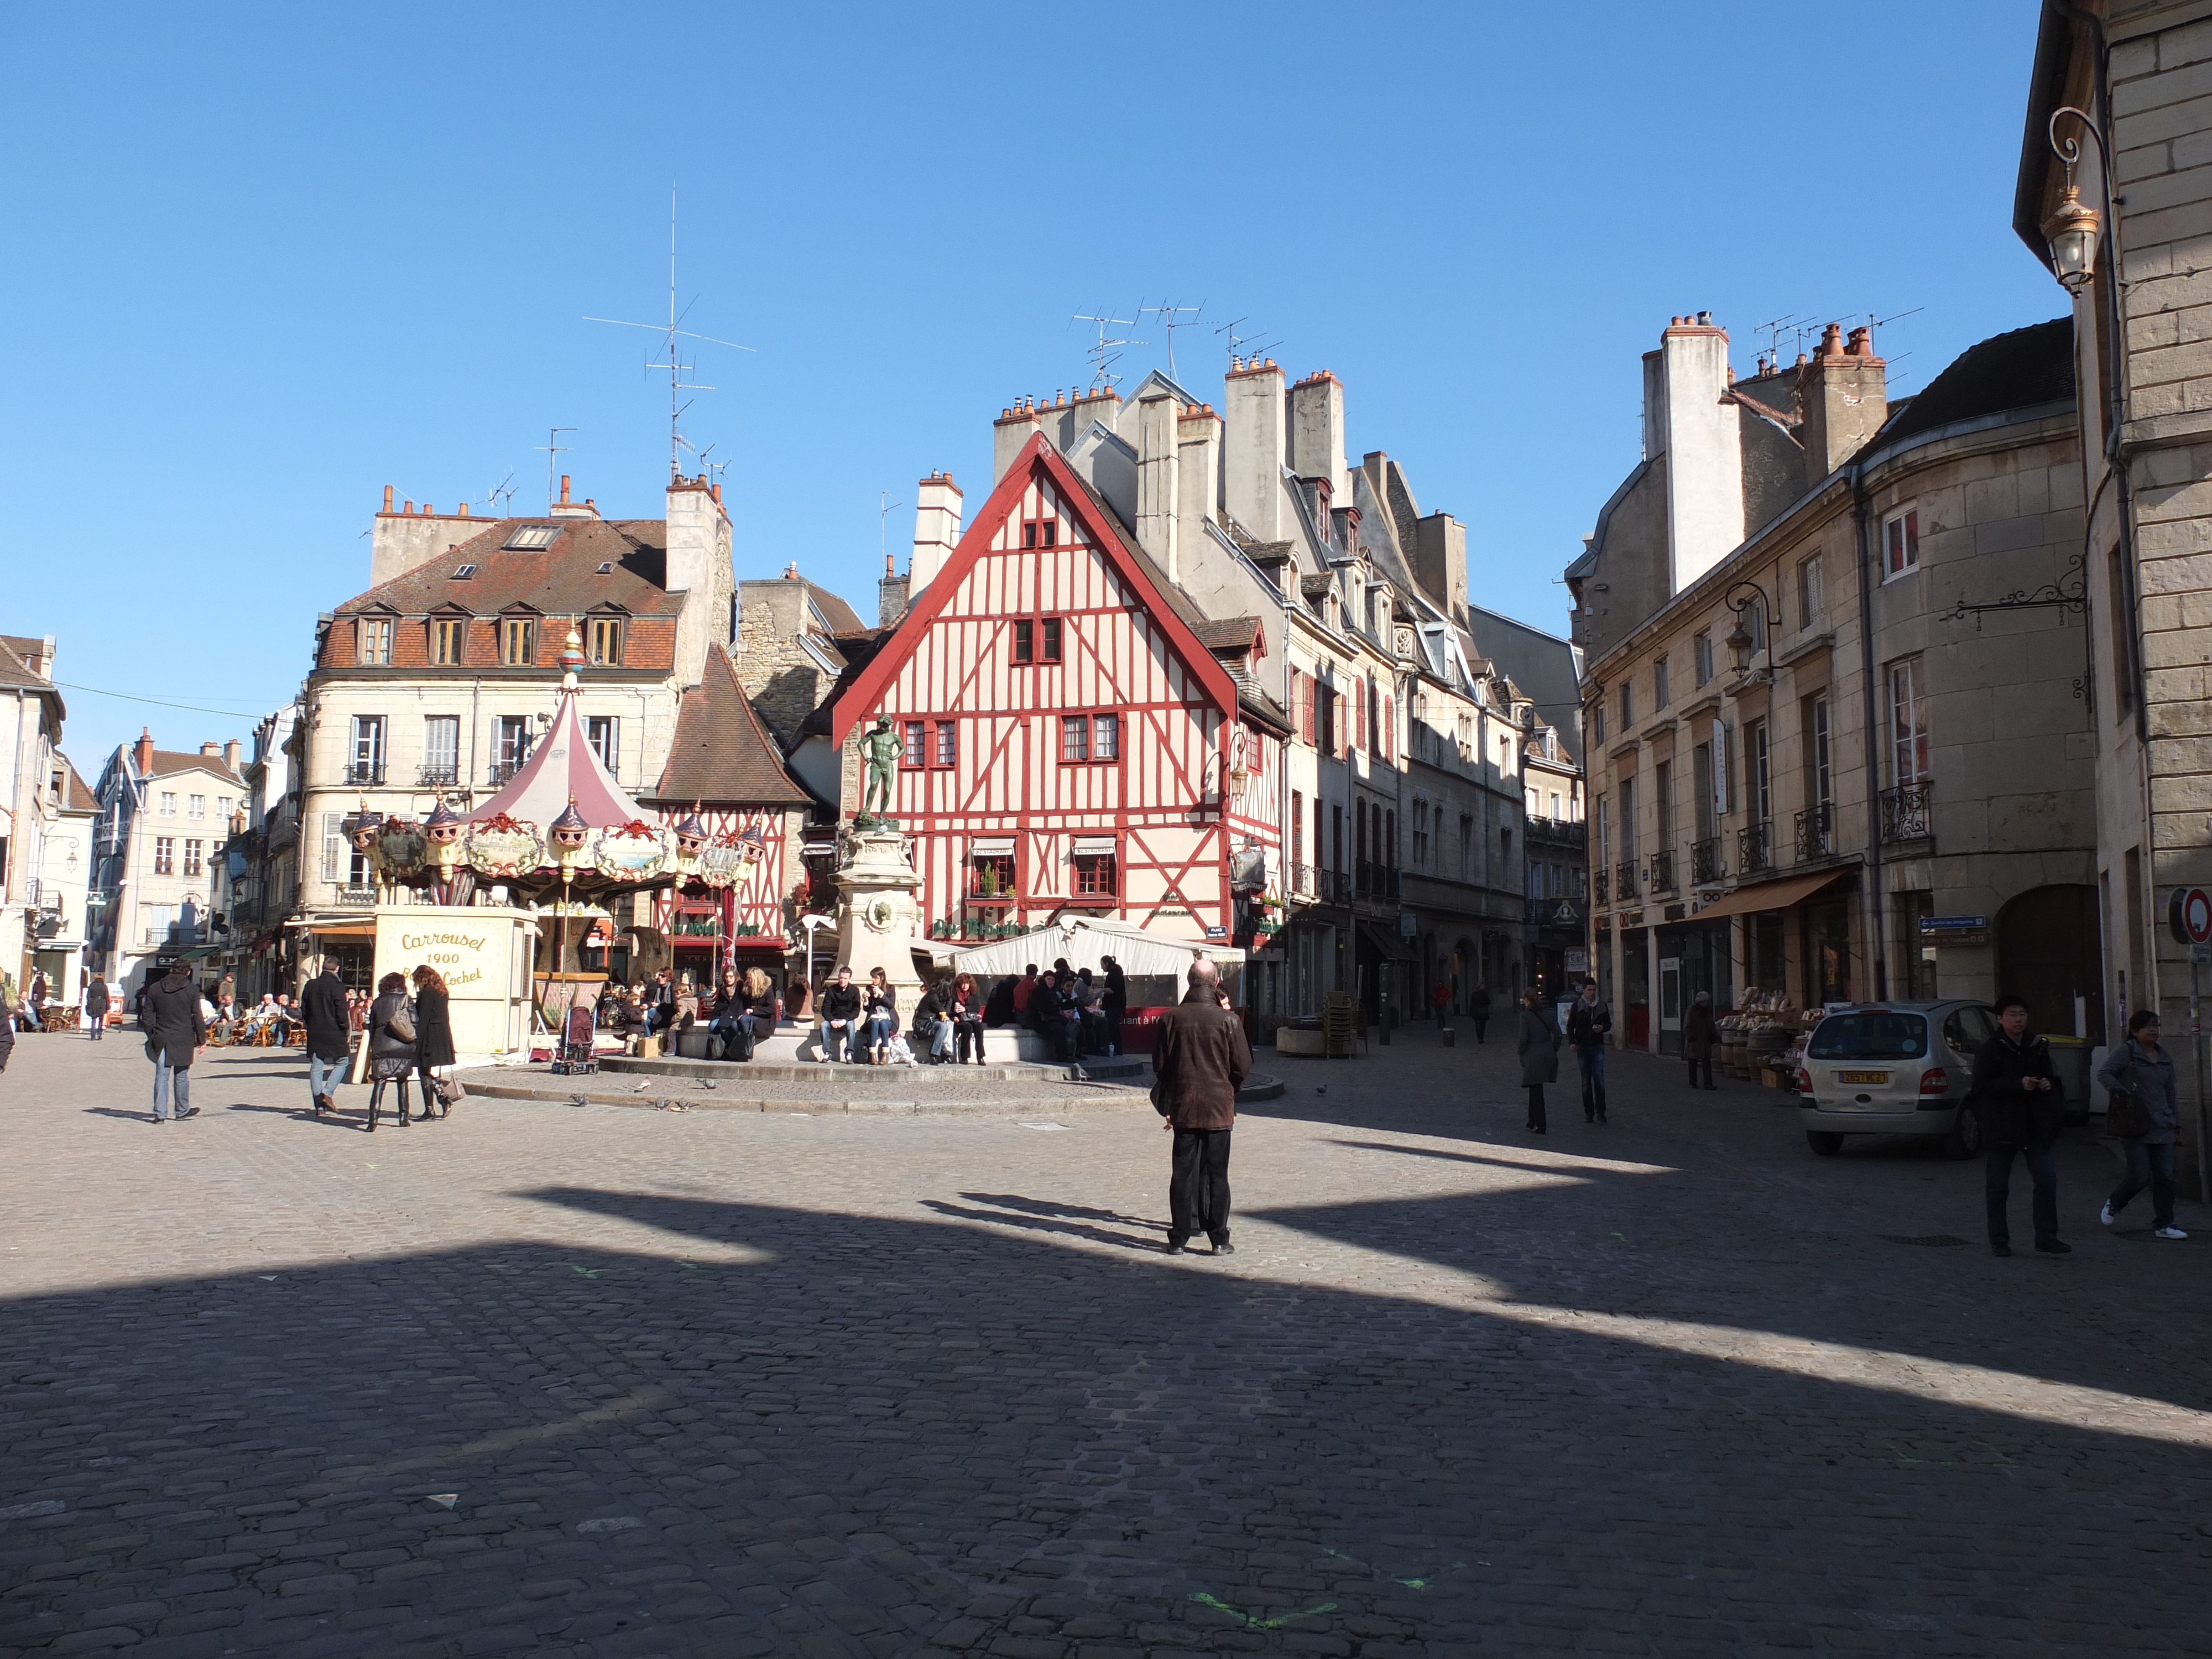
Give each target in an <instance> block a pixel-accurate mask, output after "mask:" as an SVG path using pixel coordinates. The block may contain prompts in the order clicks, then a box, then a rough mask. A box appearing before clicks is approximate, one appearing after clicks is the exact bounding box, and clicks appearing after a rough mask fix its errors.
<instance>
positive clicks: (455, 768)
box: [416, 761, 461, 789]
mask: <svg viewBox="0 0 2212 1659" xmlns="http://www.w3.org/2000/svg"><path fill="white" fill-rule="evenodd" d="M416 782H417V783H418V784H419V785H420V786H421V787H422V788H425V789H458V788H459V787H460V782H461V768H460V763H459V762H458V761H428V762H425V763H423V767H422V775H421V776H420V777H418V778H417V779H416Z"/></svg>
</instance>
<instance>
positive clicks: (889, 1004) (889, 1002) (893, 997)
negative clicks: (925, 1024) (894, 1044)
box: [863, 968, 898, 1066]
mask: <svg viewBox="0 0 2212 1659" xmlns="http://www.w3.org/2000/svg"><path fill="white" fill-rule="evenodd" d="M863 995H864V998H865V1000H866V1006H867V1012H868V1058H869V1060H871V1061H872V1063H873V1064H875V1065H878V1066H888V1065H890V1058H891V1054H890V1042H891V1038H892V1037H894V1036H896V1035H897V1034H898V992H897V990H896V988H895V987H893V986H892V984H891V981H890V975H888V974H886V973H884V970H883V969H880V968H871V969H868V984H867V988H866V991H865V992H864V993H863Z"/></svg>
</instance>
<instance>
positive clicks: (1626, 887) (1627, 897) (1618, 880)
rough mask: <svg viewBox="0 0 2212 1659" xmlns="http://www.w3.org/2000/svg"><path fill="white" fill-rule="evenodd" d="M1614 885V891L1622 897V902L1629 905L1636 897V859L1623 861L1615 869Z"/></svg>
mask: <svg viewBox="0 0 2212 1659" xmlns="http://www.w3.org/2000/svg"><path fill="white" fill-rule="evenodd" d="M1613 888H1614V890H1616V891H1617V892H1618V893H1619V894H1620V902H1622V903H1623V904H1626V903H1628V902H1630V901H1632V899H1634V898H1635V897H1636V896H1637V887H1636V860H1634V859H1623V860H1621V861H1620V864H1619V865H1618V866H1615V867H1614V869H1613Z"/></svg>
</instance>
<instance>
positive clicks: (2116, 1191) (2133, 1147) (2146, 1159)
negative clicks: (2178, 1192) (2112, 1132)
mask: <svg viewBox="0 0 2212 1659" xmlns="http://www.w3.org/2000/svg"><path fill="white" fill-rule="evenodd" d="M2124 1145H2125V1146H2126V1147H2127V1152H2128V1178H2127V1179H2126V1180H2125V1181H2123V1182H2120V1184H2119V1185H2118V1186H2117V1187H2115V1188H2112V1197H2111V1198H2110V1199H2108V1200H2106V1202H2108V1203H2109V1204H2110V1205H2111V1206H2112V1213H2113V1214H2114V1215H2118V1214H2119V1212H2121V1211H2122V1210H2124V1209H2126V1208H2127V1207H2128V1205H2129V1203H2130V1200H2133V1199H2134V1197H2135V1195H2136V1194H2137V1193H2139V1192H2141V1191H2142V1189H2143V1188H2146V1187H2148V1188H2150V1207H2151V1212H2152V1218H2151V1225H2153V1226H2154V1227H2171V1226H2172V1225H2173V1143H2172V1141H2170V1140H2169V1141H2167V1142H2166V1143H2165V1144H2164V1145H2162V1146H2152V1145H2151V1144H2150V1143H2148V1141H2142V1140H2130V1141H2127V1142H2124Z"/></svg>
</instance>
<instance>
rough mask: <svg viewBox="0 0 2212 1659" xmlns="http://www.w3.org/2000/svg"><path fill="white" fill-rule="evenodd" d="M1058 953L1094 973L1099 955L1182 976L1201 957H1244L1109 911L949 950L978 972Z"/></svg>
mask: <svg viewBox="0 0 2212 1659" xmlns="http://www.w3.org/2000/svg"><path fill="white" fill-rule="evenodd" d="M1056 957H1066V958H1067V965H1068V966H1069V967H1071V968H1088V969H1091V972H1092V973H1094V974H1096V973H1100V972H1103V968H1102V966H1101V960H1100V959H1101V958H1102V957H1113V958H1114V960H1115V961H1116V962H1118V963H1121V971H1122V972H1123V973H1125V974H1134V975H1147V974H1165V975H1171V976H1173V977H1175V978H1177V979H1180V978H1181V977H1182V975H1184V974H1185V973H1187V972H1188V971H1189V969H1190V964H1191V963H1194V962H1195V961H1197V960H1198V958H1199V957H1206V960H1208V961H1209V962H1242V961H1243V960H1244V952H1243V951H1240V950H1238V949H1237V947H1236V946H1235V945H1227V944H1213V943H1206V944H1200V943H1199V942H1197V941H1196V940H1193V939H1171V938H1170V937H1168V936H1167V935H1166V934H1164V933H1146V931H1145V930H1144V929H1143V928H1141V927H1135V926H1133V925H1132V924H1131V923H1128V922H1126V921H1112V920H1111V919H1109V918H1108V917H1105V916H1069V917H1067V918H1066V919H1065V920H1063V921H1056V922H1049V923H1047V924H1046V925H1045V926H1044V927H1039V928H1037V929H1036V930H1035V931H1033V932H1031V933H1024V934H1021V935H1020V936H1019V937H1018V938H1015V939H999V940H997V941H995V942H994V943H993V944H989V945H975V946H973V947H972V948H970V949H969V950H965V951H953V952H951V963H952V965H953V966H954V967H955V968H957V969H959V970H960V971H961V972H963V973H969V974H979V975H980V974H1018V973H1020V972H1021V971H1022V969H1024V968H1025V967H1027V966H1028V965H1029V964H1030V963H1032V962H1034V963H1037V964H1038V965H1039V966H1040V967H1042V966H1045V965H1048V964H1049V963H1051V962H1053V961H1054V958H1056ZM941 959H942V958H940V960H941Z"/></svg>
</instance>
